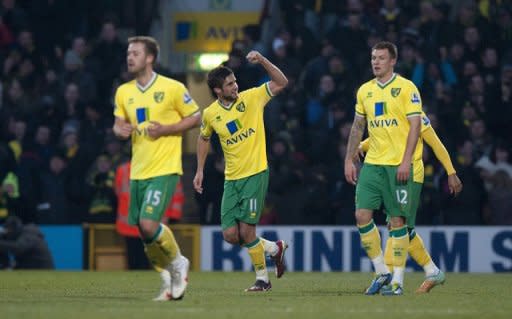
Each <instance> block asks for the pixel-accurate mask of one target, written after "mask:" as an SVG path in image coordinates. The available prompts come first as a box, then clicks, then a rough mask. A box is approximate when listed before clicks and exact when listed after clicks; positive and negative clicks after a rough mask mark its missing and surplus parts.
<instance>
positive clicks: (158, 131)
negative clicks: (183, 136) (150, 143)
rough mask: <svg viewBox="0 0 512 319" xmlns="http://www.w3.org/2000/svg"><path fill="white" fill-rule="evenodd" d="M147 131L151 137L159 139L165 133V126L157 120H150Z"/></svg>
mask: <svg viewBox="0 0 512 319" xmlns="http://www.w3.org/2000/svg"><path fill="white" fill-rule="evenodd" d="M147 132H148V135H149V137H151V138H152V139H157V138H159V137H161V136H164V135H165V132H164V126H163V125H162V124H160V123H159V122H156V121H149V126H148V128H147Z"/></svg>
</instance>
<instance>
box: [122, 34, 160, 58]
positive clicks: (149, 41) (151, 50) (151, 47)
mask: <svg viewBox="0 0 512 319" xmlns="http://www.w3.org/2000/svg"><path fill="white" fill-rule="evenodd" d="M132 43H143V44H144V48H145V50H146V53H147V54H149V55H152V56H153V57H154V59H153V62H155V61H156V60H157V59H158V54H159V53H160V46H159V45H158V42H157V41H156V40H155V38H153V37H148V36H136V37H130V38H128V44H132Z"/></svg>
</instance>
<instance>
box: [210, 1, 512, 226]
mask: <svg viewBox="0 0 512 319" xmlns="http://www.w3.org/2000/svg"><path fill="white" fill-rule="evenodd" d="M265 3H266V5H265V8H264V11H263V14H262V20H261V23H260V26H259V27H258V26H248V27H246V28H245V29H244V34H245V38H244V40H243V41H235V43H233V48H232V51H231V53H230V57H229V60H228V61H227V62H226V65H228V66H229V67H231V68H232V69H234V70H235V73H236V74H237V79H239V85H240V89H241V90H242V89H245V88H248V87H250V86H253V85H256V84H258V83H261V82H263V81H265V80H267V79H266V78H265V77H264V75H262V73H261V70H258V69H255V68H253V67H251V66H250V65H248V64H247V63H245V61H244V58H243V57H244V56H245V54H246V53H247V52H248V51H249V50H251V49H258V50H260V51H263V52H264V54H266V55H267V56H268V57H269V59H270V60H271V61H272V62H274V63H275V64H276V65H277V66H279V67H280V68H281V69H282V70H283V71H284V73H285V74H286V75H287V77H288V79H289V81H290V85H289V86H288V88H287V90H286V92H285V93H284V94H281V95H280V96H278V97H276V98H274V99H273V100H272V101H271V102H270V103H269V105H268V107H267V109H266V111H265V112H266V113H265V115H266V128H267V130H268V139H267V141H268V144H269V151H268V154H269V160H270V185H269V194H268V200H267V207H266V210H265V213H264V215H263V219H262V222H263V223H269V224H274V223H278V224H354V222H355V220H354V217H353V214H354V187H352V186H351V185H348V184H347V183H346V181H345V178H344V172H343V160H344V157H345V151H346V149H345V148H346V144H347V138H348V135H349V133H350V128H351V124H352V120H353V116H354V104H355V93H356V90H357V89H358V87H359V86H360V85H361V84H362V83H364V82H366V81H368V80H370V79H371V78H372V74H371V68H370V48H371V47H372V46H373V45H374V44H375V43H377V42H378V41H381V40H388V41H392V42H394V43H396V44H397V46H398V49H399V58H398V65H397V68H396V71H397V72H398V73H399V74H401V75H402V76H404V77H406V78H408V79H410V80H412V81H413V82H414V83H415V84H416V86H417V87H418V88H419V90H420V92H421V95H422V100H423V106H424V110H425V112H426V113H427V114H428V116H429V118H430V121H431V123H432V126H433V127H434V128H435V130H436V131H437V133H438V135H439V136H440V137H441V139H442V141H443V143H444V144H445V145H446V147H447V148H448V150H449V152H450V154H451V157H452V160H453V162H454V165H455V168H456V170H457V174H458V175H459V176H460V178H461V180H462V182H463V184H464V190H463V192H462V193H461V194H460V195H459V196H458V197H457V198H453V197H452V196H450V194H449V191H448V188H447V179H446V174H445V171H444V170H443V168H442V166H441V165H440V163H439V162H438V161H437V160H436V158H435V156H434V154H433V152H432V151H431V150H430V149H428V147H425V152H424V163H425V174H426V176H425V184H424V187H423V193H422V203H421V208H420V211H419V212H418V224H426V225H440V224H444V225H483V224H491V225H496V224H498V225H504V224H507V225H510V224H512V211H511V210H510V207H512V206H511V205H512V179H511V178H512V154H511V142H512V138H511V137H512V135H511V134H510V131H509V130H508V126H509V125H510V123H511V121H512V100H511V93H512V91H511V90H512V50H511V49H512V4H511V3H510V2H506V1H483V0H482V1H399V0H382V1H378V0H344V1H340V0H324V1H315V0H297V1H291V0H290V1H266V2H265ZM277 10H280V12H281V14H280V15H279V16H278V18H276V15H275V14H274V13H275V12H276V11H277ZM269 30H277V32H269ZM221 160H222V159H221V158H220V157H219V156H215V157H213V158H212V159H211V160H210V162H211V163H210V173H211V175H212V176H211V177H206V178H205V180H206V183H208V181H209V180H210V181H211V180H214V182H212V183H213V186H212V187H207V188H208V189H209V190H210V192H211V193H208V192H207V194H208V196H207V199H205V202H210V203H211V207H216V206H218V205H220V194H219V192H220V191H219V189H220V188H219V185H221V184H220V183H221V181H222V175H221V168H220V167H222V165H221V164H219V161H221ZM203 206H204V207H207V206H206V205H205V204H203ZM214 210H217V208H215V209H214ZM206 213H207V211H206V210H204V211H203V215H205V214H206ZM382 217H383V215H382V214H380V218H382ZM381 220H382V219H381Z"/></svg>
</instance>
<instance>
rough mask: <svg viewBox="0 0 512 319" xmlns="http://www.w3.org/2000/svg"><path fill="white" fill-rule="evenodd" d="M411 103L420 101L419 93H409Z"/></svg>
mask: <svg viewBox="0 0 512 319" xmlns="http://www.w3.org/2000/svg"><path fill="white" fill-rule="evenodd" d="M411 103H413V104H420V103H421V100H420V95H419V94H418V93H416V92H413V93H412V95H411Z"/></svg>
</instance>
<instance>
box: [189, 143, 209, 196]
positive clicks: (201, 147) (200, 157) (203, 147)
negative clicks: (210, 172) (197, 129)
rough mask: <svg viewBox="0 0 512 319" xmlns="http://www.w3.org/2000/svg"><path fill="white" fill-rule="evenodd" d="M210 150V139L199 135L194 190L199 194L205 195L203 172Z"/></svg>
mask: <svg viewBox="0 0 512 319" xmlns="http://www.w3.org/2000/svg"><path fill="white" fill-rule="evenodd" d="M209 150H210V139H209V138H207V137H205V136H202V135H199V137H198V138H197V170H196V176H194V182H193V183H194V189H195V190H196V192H198V193H199V194H202V193H203V170H204V163H205V162H206V157H207V156H208V151H209Z"/></svg>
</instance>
